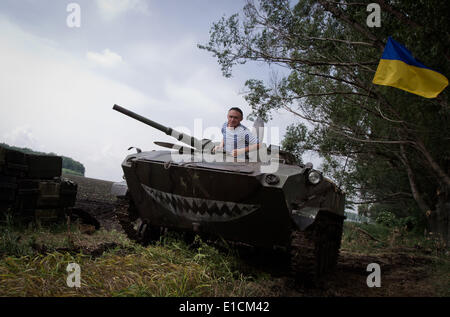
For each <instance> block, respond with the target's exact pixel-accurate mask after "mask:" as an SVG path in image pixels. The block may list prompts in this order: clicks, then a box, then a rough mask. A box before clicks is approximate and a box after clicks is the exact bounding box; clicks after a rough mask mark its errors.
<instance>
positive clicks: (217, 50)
mask: <svg viewBox="0 0 450 317" xmlns="http://www.w3.org/2000/svg"><path fill="white" fill-rule="evenodd" d="M371 2H372V1H363V2H358V3H347V2H332V1H314V0H300V1H298V2H297V3H295V4H293V3H291V2H290V1H288V0H282V1H280V0H260V1H257V2H254V1H248V2H247V4H246V5H245V7H244V8H243V10H242V13H241V14H239V15H238V14H235V15H232V16H231V17H230V18H226V17H223V18H222V19H221V20H219V21H218V22H216V23H214V24H213V26H212V28H211V32H210V40H209V42H208V43H207V44H204V45H199V47H200V48H201V49H205V50H207V51H209V52H211V53H212V54H213V56H215V57H217V60H218V62H219V64H220V65H221V67H222V72H223V74H224V76H226V77H229V76H231V71H232V68H233V67H235V66H236V65H239V64H242V63H246V62H249V61H258V62H261V61H263V62H266V63H268V64H274V65H279V66H282V67H283V68H284V69H287V70H288V71H289V74H288V75H287V76H285V77H283V78H281V79H279V80H278V81H277V82H276V83H270V85H269V84H267V83H264V82H263V81H261V80H259V79H249V80H247V82H246V84H245V85H246V88H247V91H248V93H247V94H246V96H245V98H246V100H247V102H248V103H249V105H250V106H251V107H252V110H253V112H252V114H251V115H254V116H256V115H258V116H261V117H263V118H264V119H265V120H270V119H271V113H273V111H278V110H280V109H283V110H287V111H289V112H290V113H292V115H295V116H297V117H298V118H299V119H300V120H306V121H308V123H309V125H308V126H311V128H310V129H308V130H306V129H305V126H304V125H303V124H299V125H298V126H297V127H296V126H291V127H289V128H288V130H287V133H286V135H285V140H284V142H283V146H284V147H285V148H286V149H288V150H289V151H292V152H294V154H295V155H296V156H301V155H302V154H303V152H304V151H305V150H312V151H317V152H318V153H319V155H320V156H321V157H322V158H323V159H324V164H323V169H324V172H326V173H327V175H329V176H331V178H332V179H334V180H335V181H336V183H338V184H339V185H341V187H342V188H343V189H344V191H345V192H346V194H347V205H348V206H351V205H352V204H355V203H357V204H361V203H366V204H368V205H370V206H372V207H373V206H376V205H381V206H383V208H384V207H387V209H386V210H390V211H391V212H393V213H394V214H395V215H396V216H397V217H399V218H402V219H403V218H404V219H407V217H413V218H414V219H415V220H414V221H416V222H417V223H420V222H422V221H423V215H424V214H425V213H426V212H427V210H432V209H435V208H436V204H437V201H438V197H437V193H438V192H447V193H448V188H450V181H449V179H450V178H449V175H448V167H449V166H450V161H449V157H450V155H449V154H450V147H449V143H448V139H449V138H450V108H449V107H448V92H447V91H444V92H443V93H442V94H441V95H440V96H439V98H437V99H425V98H422V97H420V96H416V95H413V94H410V93H407V92H405V91H402V90H399V89H395V88H392V87H385V86H377V85H374V84H372V79H373V76H374V73H375V71H376V68H377V65H378V61H379V59H380V56H381V54H382V51H383V49H384V45H385V42H386V40H387V37H388V36H392V37H393V38H394V39H396V40H398V41H399V42H401V43H402V44H404V45H405V46H406V47H408V48H410V50H411V51H412V52H413V55H415V56H416V57H418V58H419V59H420V60H421V61H422V62H423V63H424V64H425V65H427V66H429V67H431V68H433V69H437V70H439V71H441V72H442V73H443V74H449V73H450V62H449V61H450V59H449V58H448V56H449V51H448V39H449V38H448V33H447V30H448V29H449V27H450V25H449V23H450V22H449V19H448V17H447V12H449V9H450V3H449V2H446V1H437V0H433V1H406V0H401V1H384V2H383V3H382V8H381V11H382V16H381V21H382V22H381V28H369V27H367V25H366V18H367V15H368V12H367V11H366V7H367V4H369V3H371ZM447 90H448V89H447ZM448 196H449V197H450V195H448ZM418 215H421V216H418ZM405 221H406V220H405Z"/></svg>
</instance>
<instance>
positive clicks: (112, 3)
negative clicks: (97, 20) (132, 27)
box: [96, 0, 149, 20]
mask: <svg viewBox="0 0 450 317" xmlns="http://www.w3.org/2000/svg"><path fill="white" fill-rule="evenodd" d="M96 3H97V7H98V8H99V10H100V14H101V15H102V17H103V18H104V19H105V20H112V19H114V18H116V17H118V16H119V15H121V14H123V13H126V12H129V11H131V12H137V13H141V14H145V15H148V14H149V8H148V5H147V3H146V2H145V1H144V0H96Z"/></svg>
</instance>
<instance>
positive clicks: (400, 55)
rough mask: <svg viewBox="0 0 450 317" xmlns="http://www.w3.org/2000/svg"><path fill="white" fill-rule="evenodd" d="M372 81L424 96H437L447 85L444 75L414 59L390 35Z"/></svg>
mask: <svg viewBox="0 0 450 317" xmlns="http://www.w3.org/2000/svg"><path fill="white" fill-rule="evenodd" d="M372 82H373V83H374V84H378V85H384V86H392V87H395V88H399V89H403V90H406V91H408V92H411V93H413V94H416V95H419V96H422V97H425V98H435V97H437V95H439V94H440V93H441V91H442V90H444V89H445V87H447V85H448V79H447V78H446V77H445V76H444V75H442V74H441V73H438V72H437V71H435V70H432V69H430V68H429V67H427V66H425V65H423V64H421V63H420V62H418V61H416V60H415V59H414V57H413V56H412V55H411V52H410V51H408V49H406V47H404V46H403V45H401V44H400V43H398V42H396V41H394V40H393V39H392V38H391V37H389V38H388V42H387V44H386V47H385V48H384V52H383V56H381V60H380V63H379V64H378V68H377V71H376V73H375V77H374V78H373V80H372Z"/></svg>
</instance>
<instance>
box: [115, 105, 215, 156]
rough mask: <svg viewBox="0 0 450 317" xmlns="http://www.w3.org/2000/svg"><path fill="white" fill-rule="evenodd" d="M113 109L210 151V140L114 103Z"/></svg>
mask: <svg viewBox="0 0 450 317" xmlns="http://www.w3.org/2000/svg"><path fill="white" fill-rule="evenodd" d="M113 109H114V110H116V111H119V112H120V113H123V114H124V115H126V116H129V117H131V118H133V119H136V120H138V121H141V122H142V123H145V124H146V125H149V126H151V127H153V128H155V129H157V130H159V131H162V132H164V133H165V134H167V135H170V136H171V137H173V138H175V139H177V140H178V141H180V142H183V143H184V144H187V145H189V146H192V147H193V148H195V149H197V150H199V151H205V150H208V151H210V150H211V149H212V147H213V146H214V144H213V143H212V142H211V140H208V139H203V140H199V139H197V138H194V137H193V136H190V135H188V134H184V133H181V132H178V131H176V130H174V129H172V128H169V127H166V126H163V125H162V124H159V123H158V122H155V121H153V120H150V119H148V118H145V117H143V116H141V115H139V114H137V113H134V112H133V111H130V110H128V109H125V108H123V107H121V106H119V105H114V107H113Z"/></svg>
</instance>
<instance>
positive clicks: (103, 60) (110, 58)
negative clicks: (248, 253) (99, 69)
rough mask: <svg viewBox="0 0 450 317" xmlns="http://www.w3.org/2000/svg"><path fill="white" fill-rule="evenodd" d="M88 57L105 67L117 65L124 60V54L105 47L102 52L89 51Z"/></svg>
mask: <svg viewBox="0 0 450 317" xmlns="http://www.w3.org/2000/svg"><path fill="white" fill-rule="evenodd" d="M86 58H87V59H88V60H89V61H91V62H94V63H96V64H98V65H100V66H103V67H108V68H110V67H115V66H117V65H118V64H120V63H121V62H122V61H123V58H122V56H120V55H119V54H117V53H114V52H112V51H110V50H109V49H104V50H103V52H102V53H96V52H87V53H86Z"/></svg>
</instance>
